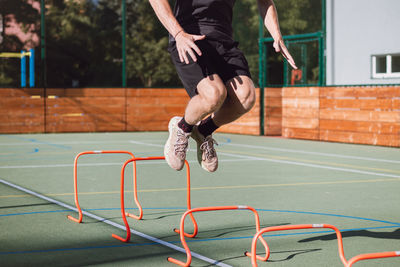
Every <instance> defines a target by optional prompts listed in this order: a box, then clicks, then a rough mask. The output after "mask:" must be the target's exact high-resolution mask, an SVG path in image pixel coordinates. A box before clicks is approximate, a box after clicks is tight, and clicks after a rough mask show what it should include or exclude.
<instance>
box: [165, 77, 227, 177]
mask: <svg viewBox="0 0 400 267" xmlns="http://www.w3.org/2000/svg"><path fill="white" fill-rule="evenodd" d="M197 91H198V95H196V96H194V97H192V99H190V101H189V103H188V104H187V106H186V110H185V115H184V118H181V117H173V118H172V119H171V120H170V122H169V124H168V131H169V137H168V140H167V142H166V144H165V146H164V156H165V160H166V161H167V163H168V165H169V166H170V167H171V168H173V169H175V170H178V171H179V170H181V169H182V168H183V166H184V163H185V158H186V151H187V148H188V139H189V137H190V135H191V132H192V129H193V127H194V125H195V124H197V123H198V122H199V121H200V120H201V119H202V118H203V117H204V116H205V115H207V114H209V113H212V112H214V111H215V110H217V109H218V108H220V106H221V105H222V104H223V103H224V100H225V98H226V94H227V93H226V88H225V85H224V83H223V82H222V80H221V79H220V78H219V76H218V75H210V76H208V77H206V78H204V79H202V80H201V81H200V83H199V84H198V86H197ZM202 142H203V140H202Z"/></svg>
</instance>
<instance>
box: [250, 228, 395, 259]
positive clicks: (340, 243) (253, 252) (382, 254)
mask: <svg viewBox="0 0 400 267" xmlns="http://www.w3.org/2000/svg"><path fill="white" fill-rule="evenodd" d="M310 228H330V229H332V230H334V231H335V233H336V236H337V240H338V250H339V257H340V260H341V261H342V263H343V264H344V266H345V267H351V266H352V265H353V264H354V263H355V262H357V261H360V260H367V259H376V258H387V257H398V256H400V251H392V252H379V253H370V254H361V255H358V256H355V257H353V258H351V259H350V260H349V261H347V260H346V257H345V256H344V249H343V238H342V234H341V233H340V231H339V229H338V228H336V227H335V226H333V225H330V224H298V225H283V226H272V227H266V228H264V229H261V230H260V231H258V232H257V234H256V235H255V236H254V238H253V241H252V243H251V253H248V252H247V253H246V255H247V256H250V257H251V264H252V266H253V267H257V259H260V258H259V256H257V252H256V250H257V240H258V239H259V238H260V237H261V236H262V234H264V233H266V232H273V231H284V230H299V229H310ZM261 240H263V239H261ZM263 245H264V247H266V253H265V257H264V258H263V260H264V261H267V260H268V258H269V256H270V250H269V247H268V245H266V244H264V243H263Z"/></svg>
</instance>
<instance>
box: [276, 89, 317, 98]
mask: <svg viewBox="0 0 400 267" xmlns="http://www.w3.org/2000/svg"><path fill="white" fill-rule="evenodd" d="M282 97H283V98H293V97H295V98H299V97H300V98H301V97H315V98H318V97H319V88H318V87H285V88H283V90H282Z"/></svg>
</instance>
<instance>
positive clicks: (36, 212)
mask: <svg viewBox="0 0 400 267" xmlns="http://www.w3.org/2000/svg"><path fill="white" fill-rule="evenodd" d="M125 209H126V210H138V208H125ZM143 209H144V210H186V208H183V207H170V208H143ZM107 210H121V209H120V208H103V209H82V211H107ZM58 212H75V211H74V210H45V211H32V212H20V213H8V214H0V217H7V216H19V215H31V214H43V213H58Z"/></svg>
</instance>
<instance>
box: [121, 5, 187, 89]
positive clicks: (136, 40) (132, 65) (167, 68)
mask: <svg viewBox="0 0 400 267" xmlns="http://www.w3.org/2000/svg"><path fill="white" fill-rule="evenodd" d="M135 3H136V4H135V5H133V6H132V5H130V8H129V9H130V12H129V13H130V14H132V15H130V16H129V17H128V25H130V27H129V36H128V41H127V62H128V67H127V70H128V78H129V79H130V80H131V81H132V82H135V81H136V84H137V85H140V86H146V87H154V86H156V87H160V86H181V85H180V82H179V79H178V77H177V74H176V71H175V68H174V66H173V64H172V61H171V58H170V55H169V53H168V51H167V46H168V32H167V31H166V30H165V29H164V27H163V26H162V25H161V23H160V22H159V21H158V19H157V17H156V15H155V13H154V11H153V9H152V8H151V6H150V4H149V1H148V0H136V1H135Z"/></svg>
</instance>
